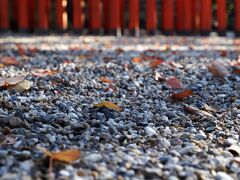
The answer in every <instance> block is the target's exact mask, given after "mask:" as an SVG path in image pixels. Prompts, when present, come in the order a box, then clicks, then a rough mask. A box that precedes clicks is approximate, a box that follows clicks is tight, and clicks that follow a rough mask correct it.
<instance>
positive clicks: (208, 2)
mask: <svg viewBox="0 0 240 180" xmlns="http://www.w3.org/2000/svg"><path fill="white" fill-rule="evenodd" d="M211 30H212V0H200V31H201V32H202V33H209V32H210V31H211Z"/></svg>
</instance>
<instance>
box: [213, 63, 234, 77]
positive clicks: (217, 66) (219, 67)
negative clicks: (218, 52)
mask: <svg viewBox="0 0 240 180" xmlns="http://www.w3.org/2000/svg"><path fill="white" fill-rule="evenodd" d="M208 70H209V71H210V72H211V73H212V74H213V75H214V76H215V77H219V78H224V77H228V76H230V73H229V71H228V70H227V68H226V67H225V66H224V65H223V64H222V63H220V62H213V63H212V64H211V65H210V66H208Z"/></svg>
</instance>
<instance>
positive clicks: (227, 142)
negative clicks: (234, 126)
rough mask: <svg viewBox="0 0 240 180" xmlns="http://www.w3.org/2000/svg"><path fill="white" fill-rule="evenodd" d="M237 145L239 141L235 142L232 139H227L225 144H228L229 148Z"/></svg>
mask: <svg viewBox="0 0 240 180" xmlns="http://www.w3.org/2000/svg"><path fill="white" fill-rule="evenodd" d="M237 143H238V140H235V139H232V138H227V139H226V140H225V144H226V145H227V146H231V145H233V144H237Z"/></svg>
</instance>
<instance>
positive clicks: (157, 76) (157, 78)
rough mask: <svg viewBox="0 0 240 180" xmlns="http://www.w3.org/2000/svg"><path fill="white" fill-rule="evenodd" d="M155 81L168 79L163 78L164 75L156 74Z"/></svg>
mask: <svg viewBox="0 0 240 180" xmlns="http://www.w3.org/2000/svg"><path fill="white" fill-rule="evenodd" d="M154 79H155V80H156V81H166V78H164V77H163V75H162V74H161V73H159V72H156V73H155V75H154Z"/></svg>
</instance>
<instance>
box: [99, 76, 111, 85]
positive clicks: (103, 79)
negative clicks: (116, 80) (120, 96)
mask: <svg viewBox="0 0 240 180" xmlns="http://www.w3.org/2000/svg"><path fill="white" fill-rule="evenodd" d="M100 80H101V81H102V82H104V83H109V84H111V83H112V82H113V81H112V80H111V79H108V78H107V77H100Z"/></svg>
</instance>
